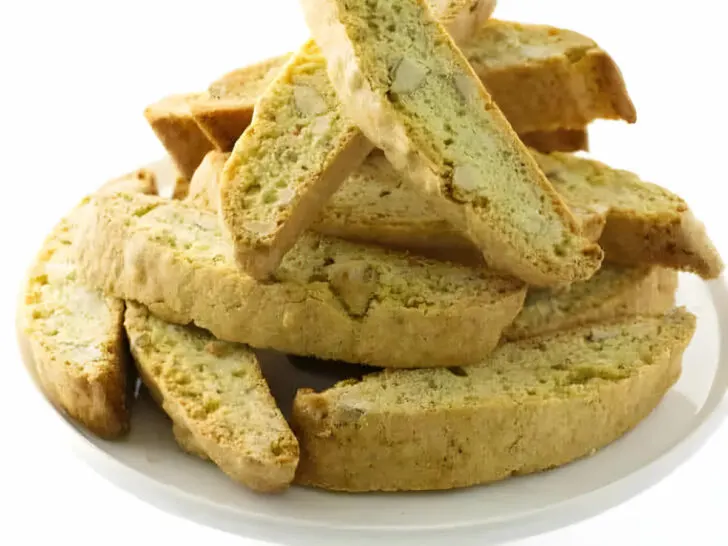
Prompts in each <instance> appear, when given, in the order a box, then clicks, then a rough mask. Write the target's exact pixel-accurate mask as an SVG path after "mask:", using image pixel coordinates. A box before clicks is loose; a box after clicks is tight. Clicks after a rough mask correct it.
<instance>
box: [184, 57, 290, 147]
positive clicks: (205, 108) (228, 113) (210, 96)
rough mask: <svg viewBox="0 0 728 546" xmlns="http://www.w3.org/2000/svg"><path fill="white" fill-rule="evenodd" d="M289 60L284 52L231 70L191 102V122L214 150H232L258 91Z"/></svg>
mask: <svg viewBox="0 0 728 546" xmlns="http://www.w3.org/2000/svg"><path fill="white" fill-rule="evenodd" d="M289 59H290V54H286V55H281V56H279V57H274V58H271V59H266V60H264V61H261V62H259V63H256V64H253V65H251V66H246V67H244V68H240V69H237V70H233V71H232V72H230V73H228V74H225V75H224V76H222V77H221V78H219V79H218V80H216V81H214V82H213V83H212V84H210V86H209V88H208V90H207V92H205V93H201V94H200V95H199V96H197V97H196V98H195V100H193V101H191V103H190V108H191V111H192V115H193V116H194V118H195V121H196V122H197V124H198V125H199V127H200V129H201V130H202V132H203V133H204V134H205V135H206V136H207V138H208V139H209V140H210V142H212V143H213V144H214V146H215V148H216V149H217V150H219V151H221V152H229V151H232V149H233V146H235V143H236V142H237V140H238V138H240V135H242V134H243V131H245V129H246V128H247V127H248V125H250V122H251V121H252V119H253V110H254V109H255V104H256V102H257V101H258V98H259V96H260V94H261V93H262V92H263V91H264V90H265V88H266V87H267V86H268V85H269V84H270V82H271V81H273V78H274V77H275V76H276V75H277V73H278V71H279V70H280V69H281V68H282V67H283V65H285V64H286V63H287V62H288V60H289Z"/></svg>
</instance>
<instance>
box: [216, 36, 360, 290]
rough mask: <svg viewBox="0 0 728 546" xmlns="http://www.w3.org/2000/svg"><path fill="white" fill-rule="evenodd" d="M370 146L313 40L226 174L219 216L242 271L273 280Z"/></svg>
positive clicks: (272, 93)
mask: <svg viewBox="0 0 728 546" xmlns="http://www.w3.org/2000/svg"><path fill="white" fill-rule="evenodd" d="M371 150H372V145H371V143H370V142H369V141H368V140H367V139H366V138H365V137H364V136H363V135H362V134H361V132H360V131H359V129H358V128H357V127H356V126H355V125H353V124H352V123H351V121H349V119H348V118H347V117H346V116H345V115H344V113H343V111H342V109H341V106H340V104H339V101H338V99H337V98H336V93H335V92H334V90H333V88H332V87H331V84H330V82H329V79H328V76H327V74H326V61H325V60H324V58H323V57H322V56H321V54H320V52H319V50H318V47H317V46H316V44H315V43H314V42H313V41H309V42H308V43H306V44H305V45H304V46H303V47H302V48H301V50H300V51H299V52H298V53H297V54H296V55H295V56H294V57H293V58H292V59H291V60H290V62H289V63H288V64H287V65H286V66H285V67H284V68H283V70H282V72H281V73H280V74H279V75H278V77H277V78H276V79H275V80H274V81H273V82H272V83H271V85H270V86H269V87H268V88H267V89H266V91H265V92H264V93H263V95H262V97H261V99H260V101H259V102H258V104H257V106H256V110H255V117H254V119H253V122H252V124H251V125H250V126H249V127H248V128H247V129H246V130H245V132H244V133H243V135H242V137H240V139H239V140H238V142H237V144H236V145H235V148H234V150H233V152H232V154H231V156H230V158H229V159H228V161H227V164H226V165H225V169H224V170H223V173H222V176H221V180H220V213H221V218H222V220H223V222H224V225H225V227H226V229H227V231H228V233H229V236H230V239H231V241H232V242H233V246H234V248H235V257H236V260H237V261H238V263H239V265H240V266H241V267H242V269H243V270H244V271H245V272H247V273H248V274H250V275H251V276H253V277H255V278H257V279H267V278H268V277H269V276H270V275H271V274H272V273H273V272H274V271H275V270H276V268H277V267H278V265H279V264H280V262H281V260H282V259H283V256H284V255H285V253H286V252H288V250H290V248H291V247H292V246H293V245H294V244H295V242H296V240H297V239H298V237H299V236H300V235H301V233H302V232H303V231H304V230H305V229H306V228H308V226H309V225H310V224H311V222H312V221H313V220H314V219H315V217H316V214H317V213H318V212H319V210H320V209H321V207H322V206H323V205H324V203H325V202H326V201H327V200H328V198H329V197H330V196H331V194H332V193H333V192H334V191H336V189H337V188H338V187H339V186H340V185H341V183H342V182H343V180H344V179H345V178H346V176H347V175H348V174H349V172H350V171H351V170H352V169H355V168H356V167H357V165H358V164H359V163H361V162H362V161H363V160H364V158H365V157H366V156H367V155H368V154H369V152H371Z"/></svg>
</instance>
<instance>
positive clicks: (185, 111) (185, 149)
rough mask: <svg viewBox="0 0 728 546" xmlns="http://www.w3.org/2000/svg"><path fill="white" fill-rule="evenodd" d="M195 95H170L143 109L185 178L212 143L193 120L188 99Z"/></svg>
mask: <svg viewBox="0 0 728 546" xmlns="http://www.w3.org/2000/svg"><path fill="white" fill-rule="evenodd" d="M198 96H199V95H198V94H187V95H170V96H168V97H165V98H163V99H162V100H160V101H159V102H156V103H154V104H152V105H150V106H148V107H147V108H146V110H144V116H145V117H146V118H147V121H148V122H149V125H150V126H151V127H152V130H153V131H154V134H156V135H157V138H158V139H159V140H160V141H161V143H162V144H163V145H164V147H165V149H166V150H167V152H168V153H169V155H170V157H171V158H172V160H173V161H174V163H175V165H176V166H177V169H178V170H179V172H180V174H181V175H182V176H183V177H185V178H187V179H189V178H192V175H193V174H194V172H195V169H196V168H197V166H198V165H199V164H200V161H202V158H203V157H205V154H206V153H207V152H209V151H210V150H211V149H212V144H211V143H210V141H209V140H208V138H207V137H206V136H205V134H204V133H203V132H202V130H201V129H200V128H199V126H198V125H197V122H195V118H194V117H193V116H192V112H191V111H190V102H191V101H193V100H195V99H196V98H197V97H198Z"/></svg>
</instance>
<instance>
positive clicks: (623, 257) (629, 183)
mask: <svg viewBox="0 0 728 546" xmlns="http://www.w3.org/2000/svg"><path fill="white" fill-rule="evenodd" d="M535 156H536V159H537V161H538V163H539V165H540V166H541V168H542V169H543V171H544V172H545V173H546V175H547V176H548V177H549V179H550V180H551V181H552V183H553V184H554V187H555V188H556V190H557V191H558V192H559V193H560V194H561V195H562V196H563V197H564V199H565V200H566V202H567V203H569V205H570V206H572V207H581V208H594V207H602V208H603V211H604V214H605V215H606V225H605V227H604V231H603V233H602V235H601V237H600V238H599V244H600V245H601V246H602V248H603V249H604V252H605V254H606V256H607V259H608V260H609V261H613V262H618V263H623V264H627V265H632V264H655V265H662V266H665V267H671V268H674V269H680V270H683V271H691V272H693V273H697V274H698V275H700V276H701V277H703V278H706V279H713V278H716V277H718V276H719V275H720V273H721V272H722V271H723V261H722V260H721V257H720V255H719V254H718V251H717V250H716V248H715V246H714V245H713V243H712V242H711V240H710V238H709V237H708V236H707V234H706V233H705V228H704V226H703V224H702V223H701V222H699V221H698V220H697V219H696V218H695V216H693V214H692V212H691V211H690V209H689V208H688V206H687V204H686V203H685V201H683V200H682V199H681V198H680V197H678V196H677V195H675V194H673V193H671V192H669V191H667V190H666V189H664V188H661V187H660V186H657V185H655V184H650V183H648V182H643V181H642V180H640V179H639V177H638V176H637V175H635V174H633V173H630V172H628V171H622V170H617V169H611V168H609V167H607V166H606V165H604V164H603V163H599V162H598V161H593V160H590V159H584V158H580V157H577V156H574V155H570V154H561V153H553V154H551V155H542V154H537V153H536V154H535Z"/></svg>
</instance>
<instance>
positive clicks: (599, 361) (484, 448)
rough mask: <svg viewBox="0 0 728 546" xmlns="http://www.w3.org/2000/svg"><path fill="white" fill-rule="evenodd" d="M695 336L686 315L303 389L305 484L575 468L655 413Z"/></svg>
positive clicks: (404, 484) (458, 478) (417, 485)
mask: <svg viewBox="0 0 728 546" xmlns="http://www.w3.org/2000/svg"><path fill="white" fill-rule="evenodd" d="M694 331H695V317H694V316H693V315H691V314H690V313H688V312H687V311H685V310H684V309H677V310H675V311H673V312H670V313H669V314H667V315H665V316H663V317H637V318H629V319H623V320H620V321H616V322H606V323H599V324H595V325H591V326H588V327H584V328H580V329H575V330H569V331H566V332H560V333H557V334H554V335H551V336H542V337H537V338H533V339H529V340H524V341H518V342H513V343H507V344H504V345H502V346H501V347H500V348H499V349H498V350H497V351H496V352H495V353H494V354H493V355H491V357H490V358H488V359H486V360H485V361H484V362H482V363H481V364H479V365H477V366H471V367H467V368H451V369H438V370H396V371H395V370H386V371H384V372H381V373H377V374H373V375H369V376H365V377H364V378H363V379H362V380H361V381H357V380H348V381H344V382H342V383H339V384H338V385H336V386H335V387H333V388H331V389H329V390H327V391H324V392H321V393H315V392H313V391H311V390H310V389H304V390H299V392H298V394H297V396H296V399H295V401H294V406H293V427H294V430H295V431H296V434H297V436H298V439H299V442H300V444H301V461H300V463H299V467H298V472H297V474H296V481H297V482H298V483H300V484H303V485H310V486H315V487H320V488H324V489H332V490H337V491H399V490H426V489H451V488H455V487H466V486H470V485H474V484H479V483H487V482H493V481H496V480H501V479H504V478H507V477H508V476H511V475H517V474H528V473H532V472H538V471H541V470H546V469H549V468H553V467H556V466H559V465H563V464H566V463H568V462H570V461H573V460H575V459H578V458H580V457H584V456H586V455H589V454H590V453H592V452H593V451H594V450H596V449H599V448H601V447H604V446H605V445H607V444H609V443H610V442H612V441H614V440H616V439H617V438H619V437H620V436H622V435H623V434H624V433H625V432H627V431H628V430H630V429H632V428H633V427H635V426H636V425H637V424H638V423H639V422H640V421H641V420H642V419H644V418H645V417H646V416H647V415H648V414H649V413H650V412H651V411H652V410H653V408H655V406H656V405H657V404H658V403H659V402H660V400H661V399H662V397H663V395H664V394H665V392H667V390H668V389H669V388H670V387H671V386H672V385H673V384H674V383H675V381H676V380H677V379H678V377H679V376H680V370H681V360H682V354H683V351H684V350H685V348H686V346H687V345H688V343H689V342H690V339H691V338H692V335H693V333H694Z"/></svg>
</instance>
